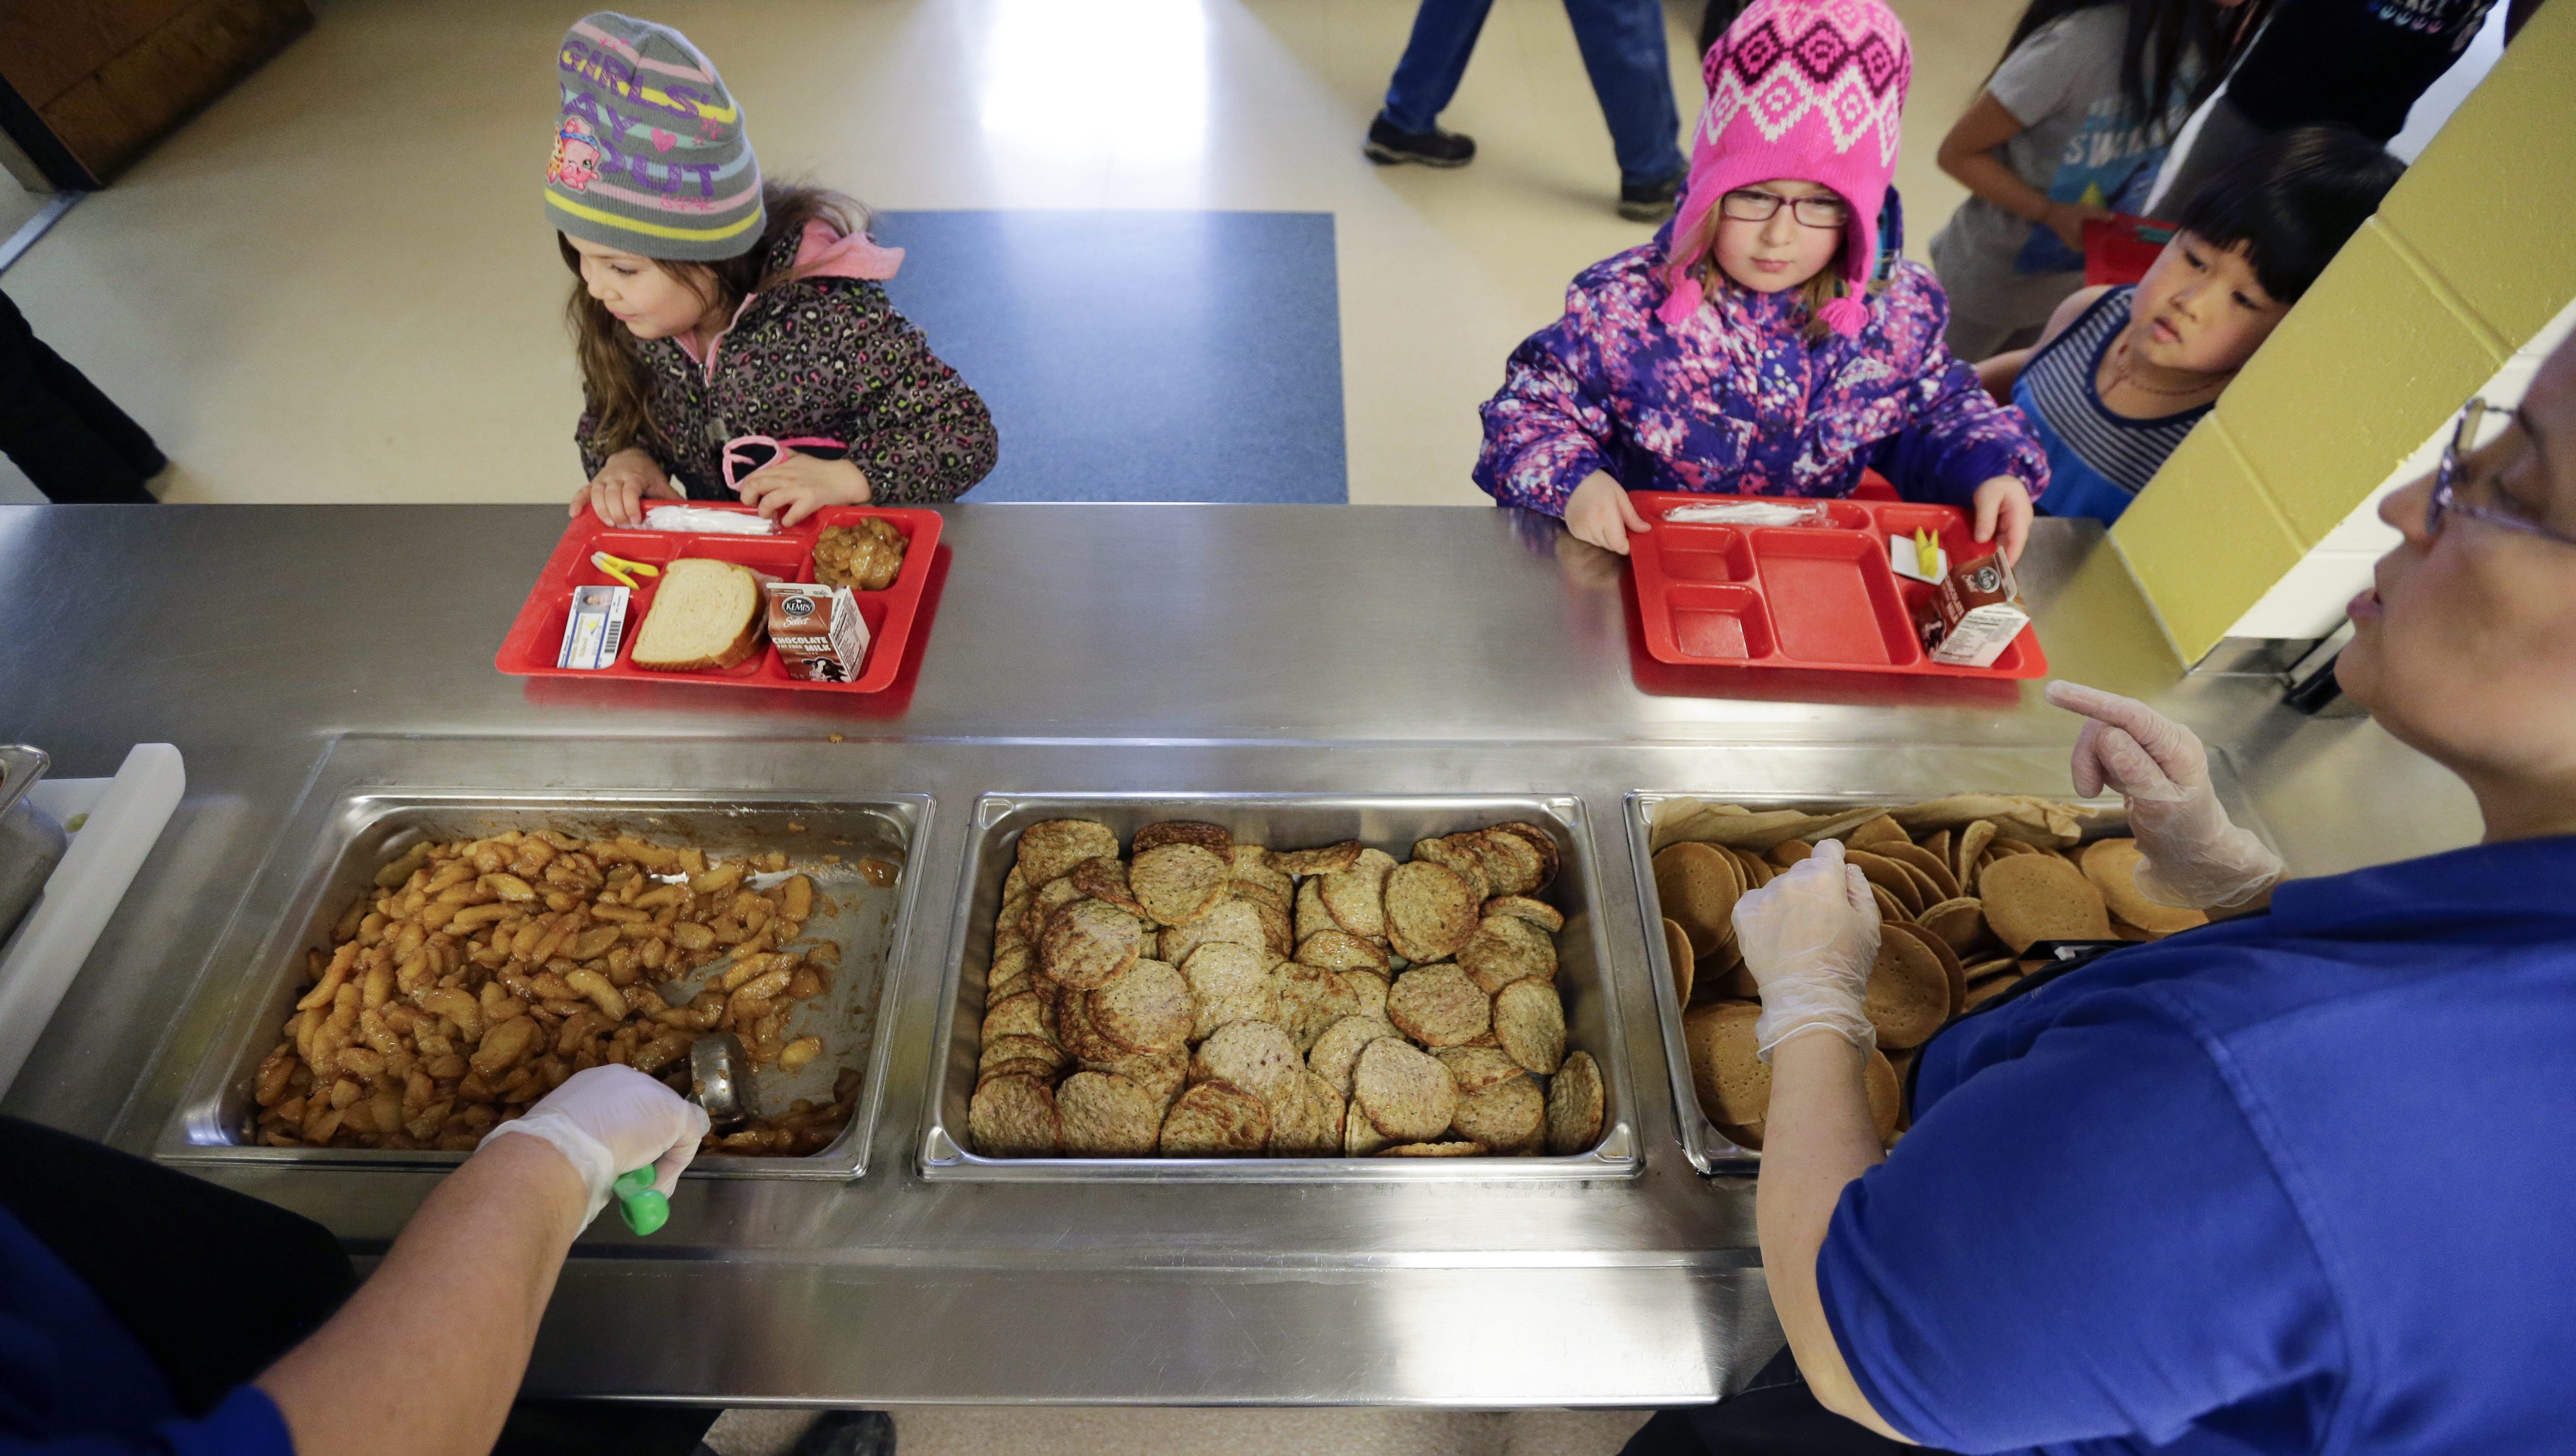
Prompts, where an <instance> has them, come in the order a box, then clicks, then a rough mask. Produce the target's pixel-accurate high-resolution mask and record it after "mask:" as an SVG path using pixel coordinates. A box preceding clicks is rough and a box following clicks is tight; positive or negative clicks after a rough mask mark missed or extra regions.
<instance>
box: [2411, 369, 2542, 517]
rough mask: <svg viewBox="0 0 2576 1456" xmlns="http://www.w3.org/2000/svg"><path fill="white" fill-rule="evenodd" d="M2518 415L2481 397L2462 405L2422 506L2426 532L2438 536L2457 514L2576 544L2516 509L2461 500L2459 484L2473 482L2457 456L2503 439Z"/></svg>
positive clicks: (2516, 411)
mask: <svg viewBox="0 0 2576 1456" xmlns="http://www.w3.org/2000/svg"><path fill="white" fill-rule="evenodd" d="M2519 414H2520V411H2518V410H2509V409H2497V408H2496V407H2495V406H2493V405H2491V404H2488V403H2487V402H2486V401H2485V400H2483V399H2472V400H2470V401H2469V402H2468V403H2467V404H2466V405H2464V406H2462V407H2461V409H2460V418H2459V421H2458V422H2457V423H2455V424H2454V425H2452V426H2451V441H2450V443H2449V444H2447V445H2444V446H2443V447H2442V464H2441V468H2440V469H2438V470H2436V471H2435V472H2434V474H2433V499H2432V503H2431V504H2429V505H2427V506H2426V507H2425V508H2424V534H2425V535H2427V536H2439V535H2441V534H2442V526H2443V524H2444V522H2445V521H2446V520H2448V519H2449V518H2450V517H2452V516H2455V515H2456V516H2466V517H2468V518H2469V519H2470V520H2473V521H2484V522H2486V523H2487V524H2488V525H2490V526H2501V527H2503V528H2504V529H2506V530H2508V531H2520V532H2522V533H2523V534H2524V535H2527V536H2538V537H2540V538H2542V539H2543V540H2548V541H2556V542H2558V543H2559V544H2560V545H2563V546H2576V536H2570V535H2568V534H2566V533H2565V532H2563V531H2558V530H2553V529H2552V528H2550V527H2548V526H2545V525H2542V524H2541V523H2540V522H2538V521H2535V520H2533V519H2532V518H2531V517H2529V516H2526V515H2523V514H2522V513H2521V512H2519V511H2515V510H2512V509H2509V508H2507V507H2504V506H2492V505H2477V504H2472V503H2470V502H2468V501H2464V500H2462V499H2460V488H2461V486H2463V485H2466V484H2470V483H2472V482H2470V481H2469V478H2468V476H2469V471H2468V467H2467V465H2466V464H2465V463H2464V462H2463V461H2462V460H2461V458H2460V457H2462V456H2464V455H2469V454H2473V453H2475V452H2476V451H2478V450H2480V449H2482V448H2484V447H2486V446H2488V445H2492V444H2494V443H2495V442H2496V441H2497V440H2499V439H2502V438H2503V437H2504V430H2505V426H2507V425H2509V424H2511V423H2513V421H2514V420H2515V419H2516V418H2517V417H2518V416H2519Z"/></svg>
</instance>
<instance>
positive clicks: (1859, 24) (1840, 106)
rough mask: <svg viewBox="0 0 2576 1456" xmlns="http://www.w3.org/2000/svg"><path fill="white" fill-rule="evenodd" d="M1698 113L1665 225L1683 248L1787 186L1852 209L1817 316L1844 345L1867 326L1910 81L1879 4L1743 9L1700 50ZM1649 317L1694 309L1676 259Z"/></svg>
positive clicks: (1841, 0) (1891, 16)
mask: <svg viewBox="0 0 2576 1456" xmlns="http://www.w3.org/2000/svg"><path fill="white" fill-rule="evenodd" d="M1701 73H1702V74H1703V75H1704V76H1706V77H1707V79H1708V106H1707V108H1706V109H1705V110H1703V111H1701V112H1700V118H1699V130H1698V133H1697V136H1696V138H1695V140H1694V141H1693V142H1692V144H1691V169H1690V186H1689V189H1688V190H1687V191H1685V192H1684V193H1683V194H1682V205H1681V213H1680V215H1679V216H1678V217H1676V218H1675V219H1674V220H1673V233H1672V235H1673V237H1674V238H1675V239H1676V240H1679V239H1683V238H1687V237H1690V236H1691V235H1692V231H1693V229H1695V228H1697V227H1698V226H1699V224H1700V220H1701V219H1702V218H1705V217H1706V216H1708V210H1709V209H1710V208H1712V207H1715V206H1716V205H1717V200H1718V199H1719V198H1721V197H1724V196H1725V195H1726V194H1727V193H1729V192H1731V191H1733V190H1735V189H1736V188H1738V187H1744V186H1748V185H1750V184H1752V183H1756V182H1769V181H1773V180H1778V179H1791V180H1796V181H1800V182H1813V183H1816V184H1817V185H1819V186H1823V187H1830V188H1832V189H1833V190H1834V191H1835V192H1837V193H1839V194H1841V196H1842V199H1843V201H1844V202H1846V203H1848V204H1849V205H1850V207H1851V224H1850V235H1849V237H1848V239H1847V243H1848V246H1846V247H1845V248H1844V250H1843V279H1844V282H1845V283H1846V284H1847V285H1848V287H1847V288H1846V290H1845V292H1844V296H1843V297H1841V298H1837V299H1834V300H1833V301H1832V302H1830V303H1827V304H1826V305H1825V306H1824V308H1823V309H1822V310H1821V314H1822V317H1823V319H1824V321H1825V323H1826V325H1827V326H1828V327H1830V328H1831V329H1832V330H1833V331H1834V332H1835V333H1838V334H1841V335H1842V336H1844V337H1845V338H1851V337H1854V336H1856V335H1858V334H1859V333H1860V331H1861V326H1862V325H1863V324H1866V323H1867V322H1869V305H1868V304H1866V303H1864V302H1862V301H1861V300H1862V298H1863V296H1864V292H1863V291H1864V290H1865V289H1866V288H1867V287H1868V284H1869V272H1870V268H1871V266H1872V265H1873V264H1875V263H1876V261H1877V259H1878V210H1879V205H1880V203H1882V202H1883V201H1884V200H1885V199H1886V197H1887V183H1888V179H1889V178H1890V177H1891V176H1893V175H1895V172H1896V144H1897V137H1898V120H1899V118H1900V117H1901V116H1902V115H1903V114H1904V111H1905V87H1906V83H1907V82H1909V81H1911V80H1912V79H1913V76H1914V48H1913V46H1912V44H1911V43H1909V42H1908V41H1907V40H1906V38H1905V25H1904V23H1903V22H1902V21H1899V20H1898V19H1897V18H1896V15H1895V13H1894V12H1893V11H1891V10H1889V9H1888V8H1887V6H1886V5H1885V4H1884V3H1882V0H1753V3H1752V4H1750V5H1747V6H1745V7H1744V13H1743V14H1741V15H1738V16H1737V17H1736V18H1735V23H1734V24H1733V25H1730V26H1728V27H1727V28H1726V34H1724V35H1723V36H1720V37H1719V38H1718V42H1717V44H1716V45H1714V46H1711V47H1710V48H1709V52H1708V57H1707V59H1706V60H1705V61H1704V62H1702V64H1701ZM1669 281H1670V282H1671V284H1672V295H1671V296H1670V297H1669V298H1666V299H1665V300H1664V302H1663V306H1662V307H1661V308H1659V309H1657V310H1656V313H1657V315H1658V316H1659V317H1661V318H1662V319H1663V321H1664V322H1665V323H1666V324H1668V325H1678V324H1679V323H1681V321H1682V320H1684V319H1686V318H1689V317H1690V316H1691V315H1692V314H1694V313H1696V312H1698V311H1699V306H1700V304H1701V303H1702V302H1703V301H1704V300H1703V299H1702V297H1701V294H1700V286H1699V280H1698V279H1695V278H1693V277H1691V276H1690V272H1689V270H1688V268H1687V267H1686V266H1685V264H1684V261H1683V260H1681V259H1675V260H1674V262H1673V264H1672V271H1671V273H1670V275H1669Z"/></svg>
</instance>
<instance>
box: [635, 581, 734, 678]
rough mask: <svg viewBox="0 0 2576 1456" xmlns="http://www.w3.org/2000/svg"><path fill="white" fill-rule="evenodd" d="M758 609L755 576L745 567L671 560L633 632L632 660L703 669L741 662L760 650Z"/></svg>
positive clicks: (665, 668) (656, 667)
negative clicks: (651, 602)
mask: <svg viewBox="0 0 2576 1456" xmlns="http://www.w3.org/2000/svg"><path fill="white" fill-rule="evenodd" d="M760 608H761V602H760V578H759V577H757V576H755V575H753V574H752V572H751V570H750V568H748V567H743V566H736V565H735V564H734V563H732V562H730V561H715V560H710V559H708V558H706V557H702V556H691V557H684V558H683V559H681V560H678V561H674V562H672V563H671V565H670V567H669V568H668V569H667V570H665V571H664V572H663V573H662V580H661V583H660V584H659V585H658V586H656V587H655V588H654V591H653V609H652V610H651V611H650V612H647V613H645V615H644V626H643V629H642V630H641V631H638V632H637V633H636V634H635V658H634V662H635V665H636V666H637V667H640V668H644V669H647V670H649V671H652V672H709V671H714V670H717V669H721V668H727V667H733V666H736V665H738V664H740V663H742V662H745V661H747V660H749V658H750V657H751V655H752V654H753V653H755V652H758V651H759V650H760V638H761V610H760Z"/></svg>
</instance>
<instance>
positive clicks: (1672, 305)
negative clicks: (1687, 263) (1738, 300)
mask: <svg viewBox="0 0 2576 1456" xmlns="http://www.w3.org/2000/svg"><path fill="white" fill-rule="evenodd" d="M1674 271H1675V272H1680V273H1681V281H1679V282H1677V283H1675V284H1674V285H1673V291H1672V292H1671V293H1669V294H1667V295H1665V297H1664V301H1663V302H1662V303H1660V304H1657V305H1656V306H1655V317H1657V318H1659V319H1662V320H1663V321H1664V327H1666V328H1674V329H1677V328H1680V327H1681V326H1682V323H1683V321H1684V320H1686V319H1688V318H1689V317H1690V316H1691V315H1692V314H1695V313H1697V312H1699V306H1700V305H1701V304H1703V303H1706V302H1707V301H1708V299H1707V296H1706V295H1705V294H1703V293H1701V292H1700V286H1699V280H1698V279H1696V278H1693V277H1692V276H1691V275H1690V274H1689V273H1687V272H1682V270H1680V269H1678V268H1676V269H1675V270H1674Z"/></svg>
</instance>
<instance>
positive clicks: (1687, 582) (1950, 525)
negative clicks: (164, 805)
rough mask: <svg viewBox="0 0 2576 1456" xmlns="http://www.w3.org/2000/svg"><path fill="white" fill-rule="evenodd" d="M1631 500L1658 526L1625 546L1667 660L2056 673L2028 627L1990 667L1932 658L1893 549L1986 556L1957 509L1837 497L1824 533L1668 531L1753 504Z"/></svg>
mask: <svg viewBox="0 0 2576 1456" xmlns="http://www.w3.org/2000/svg"><path fill="white" fill-rule="evenodd" d="M1630 499H1631V500H1633V501H1634V502H1635V503H1636V506H1637V510H1638V512H1639V513H1640V514H1642V515H1644V516H1645V517H1646V519H1647V520H1648V521H1650V522H1651V523H1652V524H1653V526H1654V529H1652V530H1650V531H1647V532H1645V533H1644V534H1642V535H1631V536H1630V537H1629V538H1628V546H1629V553H1630V555H1629V561H1630V564H1631V567H1632V568H1633V570H1634V572H1635V576H1636V585H1637V608H1638V615H1639V617H1640V620H1641V622H1642V625H1643V626H1644V629H1645V645H1646V650H1647V652H1648V653H1649V654H1650V655H1651V656H1653V657H1654V658H1655V659H1656V660H1657V661H1659V662H1669V663H1673V664H1676V665H1680V666H1703V667H1708V666H1714V667H1762V668H1804V669H1810V670H1821V671H1828V672H1871V673H1893V674H1897V675H1901V676H1928V677H1961V678H2034V677H2041V676H2044V675H2046V673H2047V672H2048V656H2047V654H2046V653H2044V652H2042V651H2041V650H2040V646H2039V634H2038V632H2037V631H2036V630H2035V629H2033V628H2031V627H2024V628H2023V629H2022V631H2021V635H2020V636H2018V637H2016V638H2014V639H2013V641H2012V644H2011V645H2010V646H2008V647H2006V648H2005V649H2004V651H2003V655H2002V656H2000V657H1998V658H1996V659H1995V662H1994V665H1993V666H1991V667H1955V666H1952V665H1950V664H1948V663H1941V662H1934V661H1933V660H1932V659H1931V657H1930V656H1929V655H1928V654H1926V653H1925V652H1924V651H1923V647H1922V644H1921V642H1920V641H1919V640H1918V639H1917V637H1916V636H1915V631H1914V619H1913V611H1912V608H1913V605H1914V603H1915V602H1916V601H1918V600H1919V599H1921V598H1922V597H1924V596H1927V595H1929V594H1930V592H1931V590H1932V588H1931V587H1930V586H1929V585H1927V584H1925V583H1922V582H1917V581H1910V580H1908V579H1906V578H1904V577H1900V576H1898V575H1897V574H1896V572H1895V571H1894V570H1893V569H1892V568H1890V567H1889V566H1888V564H1887V550H1888V541H1889V539H1890V538H1891V537H1893V538H1896V539H1900V540H1910V539H1912V538H1913V535H1914V533H1915V532H1916V531H1918V530H1920V531H1928V532H1930V533H1932V534H1933V535H1934V536H1935V537H1937V538H1938V539H1939V540H1940V542H1941V545H1942V548H1943V549H1944V550H1946V551H1948V552H1949V553H1950V556H1951V559H1953V560H1960V559H1964V558H1966V557H1968V556H1971V555H1974V554H1978V553H1980V552H1981V551H1982V550H1983V549H1984V548H1982V547H1980V546H1978V544H1977V543H1976V541H1975V539H1974V532H1973V529H1972V527H1971V524H1970V522H1969V519H1968V516H1967V513H1966V512H1964V511H1961V510H1959V509H1957V508H1956V507H1952V506H1939V505H1921V504H1916V503H1914V502H1910V501H1876V500H1841V501H1829V502H1825V503H1823V504H1824V505H1825V511H1826V523H1825V524H1824V525H1821V526H1737V525H1728V524H1723V523H1718V522H1684V521H1666V520H1664V519H1663V512H1664V511H1665V510H1666V509H1667V508H1668V507H1671V506H1674V505H1683V504H1712V503H1717V502H1723V501H1730V500H1742V499H1748V497H1740V496H1704V495H1682V494H1676V493H1670V492H1660V491H1639V492H1636V493H1635V494H1633V495H1632V496H1631V497H1630ZM1763 499H1765V500H1770V499H1771V498H1767V497H1765V498H1763ZM1772 503H1775V504H1776V503H1779V502H1777V501H1772Z"/></svg>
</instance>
